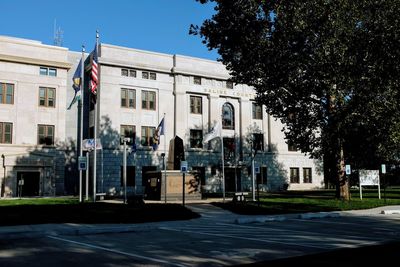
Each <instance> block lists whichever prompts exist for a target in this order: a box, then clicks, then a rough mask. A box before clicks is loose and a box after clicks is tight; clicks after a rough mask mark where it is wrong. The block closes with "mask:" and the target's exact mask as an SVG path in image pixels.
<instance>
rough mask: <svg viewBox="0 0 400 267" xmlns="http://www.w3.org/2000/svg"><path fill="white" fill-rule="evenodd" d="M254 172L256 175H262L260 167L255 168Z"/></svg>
mask: <svg viewBox="0 0 400 267" xmlns="http://www.w3.org/2000/svg"><path fill="white" fill-rule="evenodd" d="M254 171H255V173H257V174H259V173H260V166H258V165H256V166H254Z"/></svg>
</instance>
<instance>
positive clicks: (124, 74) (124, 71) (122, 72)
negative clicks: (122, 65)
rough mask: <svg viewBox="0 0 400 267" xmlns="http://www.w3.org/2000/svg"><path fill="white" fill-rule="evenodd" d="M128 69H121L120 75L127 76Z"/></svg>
mask: <svg viewBox="0 0 400 267" xmlns="http://www.w3.org/2000/svg"><path fill="white" fill-rule="evenodd" d="M128 73H129V72H128V70H127V69H121V76H125V77H128Z"/></svg>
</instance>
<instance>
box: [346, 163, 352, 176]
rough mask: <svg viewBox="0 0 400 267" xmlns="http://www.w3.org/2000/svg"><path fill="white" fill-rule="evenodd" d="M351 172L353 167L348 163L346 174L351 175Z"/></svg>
mask: <svg viewBox="0 0 400 267" xmlns="http://www.w3.org/2000/svg"><path fill="white" fill-rule="evenodd" d="M350 174H351V167H350V165H346V175H350Z"/></svg>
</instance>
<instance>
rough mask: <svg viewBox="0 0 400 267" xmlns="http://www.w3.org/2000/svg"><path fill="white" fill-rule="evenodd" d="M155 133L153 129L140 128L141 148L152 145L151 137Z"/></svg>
mask: <svg viewBox="0 0 400 267" xmlns="http://www.w3.org/2000/svg"><path fill="white" fill-rule="evenodd" d="M155 131H156V128H155V127H148V126H142V139H141V144H142V146H152V145H153V136H154V132H155Z"/></svg>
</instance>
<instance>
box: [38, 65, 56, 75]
mask: <svg viewBox="0 0 400 267" xmlns="http://www.w3.org/2000/svg"><path fill="white" fill-rule="evenodd" d="M39 73H40V75H43V76H52V77H56V76H57V69H55V68H48V67H40V70H39Z"/></svg>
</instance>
